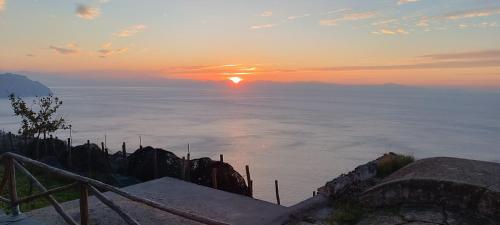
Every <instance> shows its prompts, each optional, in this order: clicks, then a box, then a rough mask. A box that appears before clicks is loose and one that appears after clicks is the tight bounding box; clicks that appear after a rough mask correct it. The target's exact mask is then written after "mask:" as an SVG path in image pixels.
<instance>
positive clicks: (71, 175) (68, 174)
mask: <svg viewBox="0 0 500 225" xmlns="http://www.w3.org/2000/svg"><path fill="white" fill-rule="evenodd" d="M4 155H5V156H8V157H12V158H15V159H18V160H20V161H23V162H25V163H28V164H32V165H34V166H37V167H40V168H42V169H45V170H47V171H49V172H51V173H54V174H57V175H59V176H63V177H67V178H70V179H73V180H76V181H79V182H82V183H87V184H91V185H93V186H95V187H99V188H102V189H106V190H108V191H112V192H114V193H116V194H118V195H121V196H123V197H125V198H128V199H130V200H132V201H135V202H139V203H142V204H145V205H148V206H150V207H153V208H156V209H159V210H162V211H165V212H168V213H171V214H174V215H177V216H180V217H184V218H186V219H190V220H193V221H196V222H200V223H203V224H208V225H229V224H227V223H224V222H219V221H216V220H213V219H210V218H207V217H203V216H198V215H195V214H192V213H189V212H185V211H181V210H177V209H174V208H170V207H167V206H165V205H163V204H160V203H157V202H155V201H152V200H149V199H146V198H142V197H137V196H135V195H133V194H130V193H128V192H126V191H123V190H121V189H118V188H116V187H114V186H111V185H108V184H105V183H103V182H100V181H97V180H93V179H89V178H86V177H83V176H80V175H77V174H74V173H71V172H68V171H65V170H62V169H58V168H53V167H50V166H48V165H46V164H44V163H41V162H38V161H36V160H33V159H30V158H27V157H24V156H21V155H17V154H14V153H10V152H7V153H4Z"/></svg>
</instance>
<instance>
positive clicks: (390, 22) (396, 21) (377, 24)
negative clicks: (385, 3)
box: [372, 19, 399, 26]
mask: <svg viewBox="0 0 500 225" xmlns="http://www.w3.org/2000/svg"><path fill="white" fill-rule="evenodd" d="M398 22H399V20H398V19H388V20H382V21H377V22H374V23H372V25H373V26H380V25H386V24H393V23H398Z"/></svg>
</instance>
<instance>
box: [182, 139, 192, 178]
mask: <svg viewBox="0 0 500 225" xmlns="http://www.w3.org/2000/svg"><path fill="white" fill-rule="evenodd" d="M184 168H185V173H186V174H185V176H186V180H187V181H191V152H189V144H188V154H187V160H186V165H185V167H184Z"/></svg>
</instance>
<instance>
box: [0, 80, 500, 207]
mask: <svg viewBox="0 0 500 225" xmlns="http://www.w3.org/2000/svg"><path fill="white" fill-rule="evenodd" d="M53 90H54V91H55V93H56V94H57V95H58V96H59V97H61V98H62V99H63V100H64V106H63V109H62V111H63V112H64V115H65V116H66V118H67V119H68V120H69V121H71V124H72V125H73V127H74V130H73V131H74V133H73V137H74V140H75V141H74V142H75V143H76V144H79V143H84V142H85V141H86V140H87V139H90V140H91V141H93V142H101V141H103V139H104V135H105V134H106V135H107V142H108V146H109V147H110V148H111V150H112V151H118V150H119V149H120V146H121V142H124V141H125V142H127V144H128V146H129V148H128V149H132V148H134V147H137V146H138V143H139V138H138V136H139V135H141V136H142V141H143V145H152V146H155V147H160V148H164V149H167V150H169V151H172V152H174V153H176V154H177V155H184V154H186V152H187V144H188V143H190V145H191V152H192V153H191V155H192V157H204V156H209V157H212V158H213V159H218V155H219V154H224V160H225V161H227V162H229V163H230V164H232V165H233V166H234V167H235V169H236V170H238V171H239V172H240V173H241V174H244V167H245V165H247V164H248V165H250V168H251V173H252V177H253V180H254V187H255V196H256V197H257V198H260V199H264V200H268V201H272V202H274V186H273V185H274V179H278V180H279V182H280V191H281V193H280V195H281V200H282V203H284V204H285V205H291V204H294V203H297V202H298V201H301V200H303V199H305V198H307V197H309V196H311V195H312V192H313V190H315V189H316V188H318V187H320V186H322V185H323V184H324V183H325V182H326V181H327V180H331V179H332V178H334V177H336V176H338V175H340V174H341V173H343V172H347V171H349V170H351V169H353V168H354V167H355V166H357V165H359V164H361V163H364V162H366V161H369V160H372V159H374V158H376V157H377V156H379V155H380V154H382V153H384V152H388V151H394V152H400V153H406V154H412V155H414V156H416V157H428V156H439V155H446V156H457V157H467V158H475V159H482V160H490V161H500V155H499V154H498V146H500V138H499V137H500V104H498V103H499V100H498V99H500V98H498V97H499V96H498V95H495V94H481V93H465V92H464V93H462V92H459V93H460V94H458V95H457V93H456V92H450V93H447V92H435V93H425V92H424V91H422V92H404V91H403V92H401V93H397V94H395V93H394V92H391V91H389V92H384V91H373V90H372V91H359V90H348V89H345V88H343V89H340V90H336V89H335V88H332V90H326V91H325V90H322V91H316V90H315V89H310V90H302V91H293V90H292V91H291V90H280V89H274V90H252V89H250V88H249V89H248V90H244V91H243V90H241V91H234V90H230V91H227V90H220V89H211V88H207V89H194V88H189V87H185V88H184V87H176V88H164V87H163V88H155V87H147V88H146V87H141V88H137V87H135V88H134V87H55V88H53ZM16 121H17V120H16V119H15V118H13V117H12V112H11V111H10V108H9V105H8V102H7V100H0V127H1V128H2V129H5V130H11V131H14V130H16V129H17V126H18V125H17V122H16ZM58 135H59V136H60V137H66V133H65V132H61V133H58Z"/></svg>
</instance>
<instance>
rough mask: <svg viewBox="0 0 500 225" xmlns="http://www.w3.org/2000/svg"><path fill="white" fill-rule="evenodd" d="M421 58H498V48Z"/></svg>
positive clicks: (499, 53)
mask: <svg viewBox="0 0 500 225" xmlns="http://www.w3.org/2000/svg"><path fill="white" fill-rule="evenodd" d="M420 57H421V58H426V59H431V60H464V59H500V50H496V49H493V50H483V51H470V52H458V53H446V54H431V55H423V56H420Z"/></svg>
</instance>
